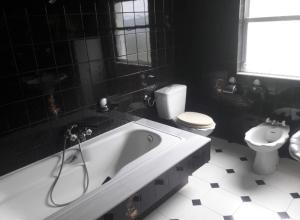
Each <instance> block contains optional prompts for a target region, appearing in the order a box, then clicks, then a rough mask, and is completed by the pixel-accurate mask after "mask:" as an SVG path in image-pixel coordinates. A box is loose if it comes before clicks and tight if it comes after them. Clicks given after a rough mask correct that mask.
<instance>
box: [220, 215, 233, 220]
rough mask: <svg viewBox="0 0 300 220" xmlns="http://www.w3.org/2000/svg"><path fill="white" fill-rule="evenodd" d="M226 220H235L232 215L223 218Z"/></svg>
mask: <svg viewBox="0 0 300 220" xmlns="http://www.w3.org/2000/svg"><path fill="white" fill-rule="evenodd" d="M223 218H224V220H234V218H233V216H232V215H227V216H223Z"/></svg>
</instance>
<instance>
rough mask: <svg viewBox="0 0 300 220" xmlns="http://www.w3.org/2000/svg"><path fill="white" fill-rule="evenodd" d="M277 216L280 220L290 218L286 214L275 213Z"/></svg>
mask: <svg viewBox="0 0 300 220" xmlns="http://www.w3.org/2000/svg"><path fill="white" fill-rule="evenodd" d="M277 214H278V215H279V217H280V218H281V219H289V218H290V216H289V214H288V213H287V212H277Z"/></svg>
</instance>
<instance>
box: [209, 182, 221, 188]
mask: <svg viewBox="0 0 300 220" xmlns="http://www.w3.org/2000/svg"><path fill="white" fill-rule="evenodd" d="M210 187H211V188H220V186H219V184H218V183H211V184H210Z"/></svg>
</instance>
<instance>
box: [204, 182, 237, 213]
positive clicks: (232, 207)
mask: <svg viewBox="0 0 300 220" xmlns="http://www.w3.org/2000/svg"><path fill="white" fill-rule="evenodd" d="M201 202H202V204H203V206H205V207H208V208H209V209H211V210H213V211H215V212H217V213H219V214H221V215H222V216H228V215H233V213H234V212H235V211H236V210H237V209H238V207H239V206H240V205H241V204H242V200H241V198H240V197H238V196H235V195H233V194H231V193H229V192H226V191H224V190H222V189H220V188H217V189H212V190H211V191H209V192H208V193H207V194H206V195H205V196H204V197H203V198H202V199H201Z"/></svg>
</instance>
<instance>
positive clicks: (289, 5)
mask: <svg viewBox="0 0 300 220" xmlns="http://www.w3.org/2000/svg"><path fill="white" fill-rule="evenodd" d="M249 1H250V5H249V17H250V18H254V17H274V16H289V15H300V0H249Z"/></svg>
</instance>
